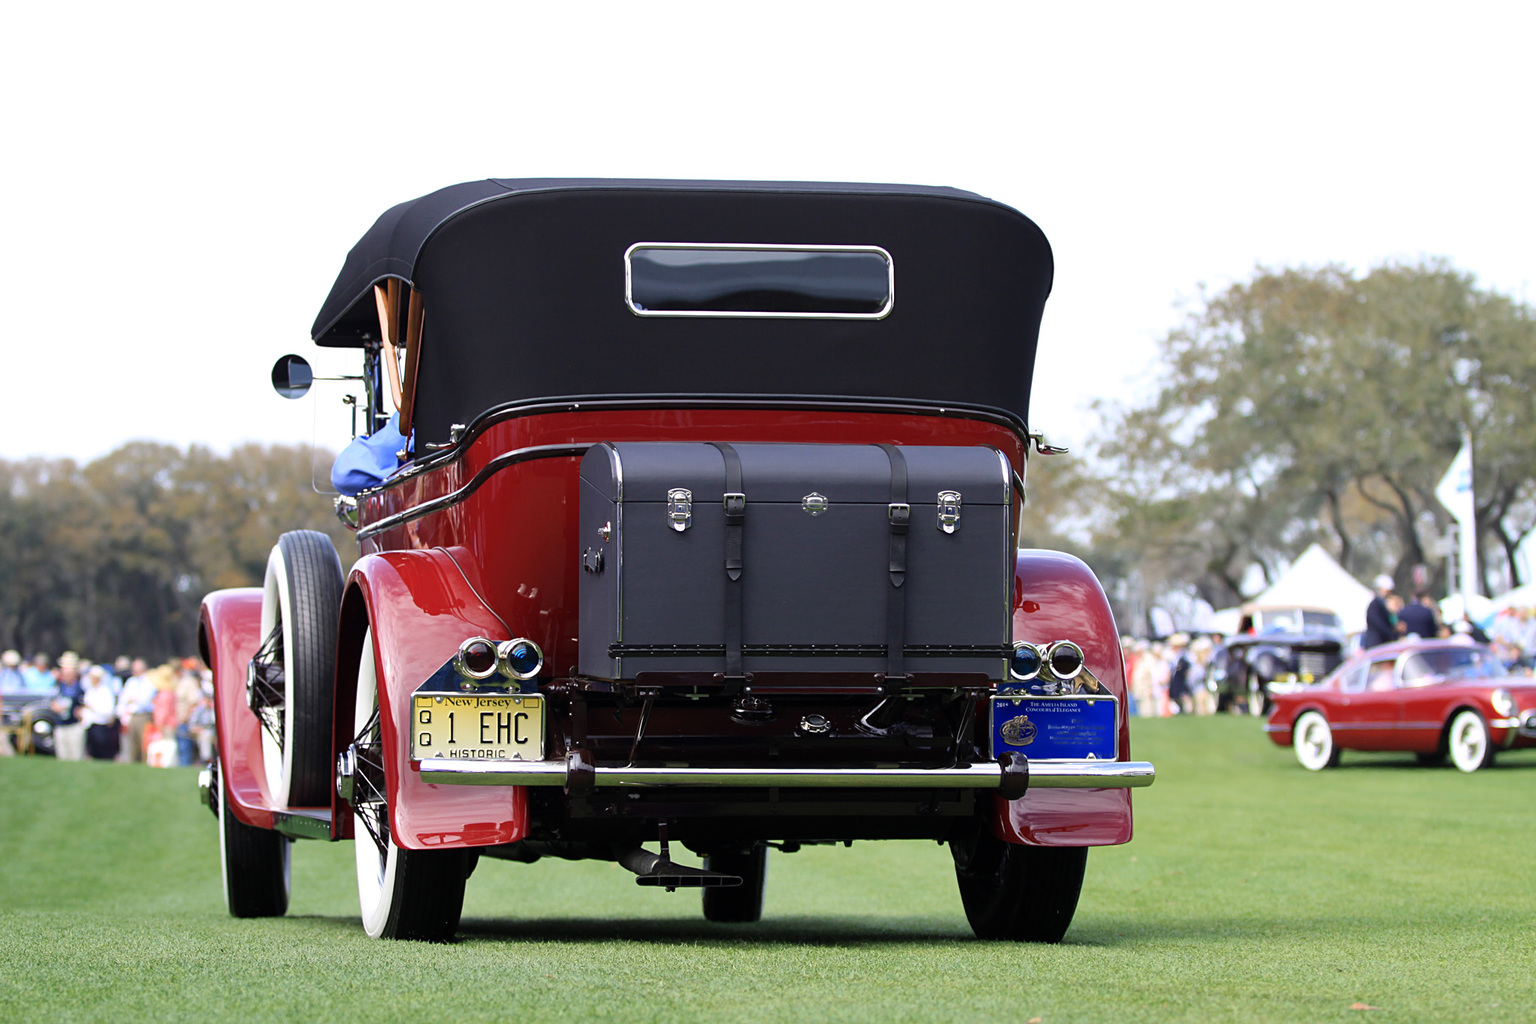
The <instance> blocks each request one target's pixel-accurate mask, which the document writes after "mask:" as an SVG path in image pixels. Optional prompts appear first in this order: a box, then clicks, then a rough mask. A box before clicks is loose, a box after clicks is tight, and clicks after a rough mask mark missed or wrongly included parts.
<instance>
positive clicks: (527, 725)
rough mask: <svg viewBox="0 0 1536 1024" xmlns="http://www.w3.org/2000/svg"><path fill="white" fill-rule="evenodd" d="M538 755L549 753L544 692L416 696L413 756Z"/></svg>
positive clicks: (516, 757)
mask: <svg viewBox="0 0 1536 1024" xmlns="http://www.w3.org/2000/svg"><path fill="white" fill-rule="evenodd" d="M429 757H446V758H453V759H456V760H462V761H537V760H540V759H542V758H543V757H544V698H543V697H541V696H537V695H529V694H523V695H521V696H516V695H496V696H463V697H460V696H458V695H451V694H440V693H433V694H422V693H418V694H414V695H413V696H412V697H411V760H413V761H421V760H425V759H426V758H429Z"/></svg>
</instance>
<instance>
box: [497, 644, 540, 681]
mask: <svg viewBox="0 0 1536 1024" xmlns="http://www.w3.org/2000/svg"><path fill="white" fill-rule="evenodd" d="M496 650H497V655H498V657H499V659H500V662H501V671H502V674H503V675H505V676H507V677H509V678H511V679H532V678H533V677H534V676H536V675H538V674H539V669H541V668H543V667H544V652H543V651H541V650H539V645H538V644H536V643H534V642H533V641H532V640H525V639H523V638H522V637H518V638H517V639H516V640H508V641H506V642H505V643H503V644H502V645H501V646H500V647H498V648H497V649H496Z"/></svg>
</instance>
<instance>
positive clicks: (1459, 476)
mask: <svg viewBox="0 0 1536 1024" xmlns="http://www.w3.org/2000/svg"><path fill="white" fill-rule="evenodd" d="M1435 497H1436V498H1439V499H1440V504H1442V505H1444V506H1445V508H1446V511H1448V512H1449V513H1450V514H1451V515H1452V516H1454V517H1455V519H1456V521H1457V522H1458V523H1460V524H1461V525H1462V528H1463V529H1471V528H1472V527H1473V526H1474V524H1475V523H1476V520H1477V507H1476V504H1475V502H1474V501H1473V498H1472V441H1471V440H1470V439H1468V440H1466V441H1463V442H1462V443H1461V451H1459V452H1457V453H1456V458H1454V459H1452V460H1451V468H1450V469H1448V470H1446V471H1445V476H1444V477H1443V478H1441V480H1440V483H1439V485H1438V486H1436V487H1435Z"/></svg>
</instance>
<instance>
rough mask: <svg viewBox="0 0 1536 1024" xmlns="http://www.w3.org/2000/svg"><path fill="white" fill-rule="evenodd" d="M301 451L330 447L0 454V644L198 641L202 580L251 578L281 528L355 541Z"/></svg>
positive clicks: (115, 651)
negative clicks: (80, 457)
mask: <svg viewBox="0 0 1536 1024" xmlns="http://www.w3.org/2000/svg"><path fill="white" fill-rule="evenodd" d="M312 464H318V465H320V466H322V467H329V465H330V455H329V454H328V453H321V452H315V453H314V458H313V459H312V458H311V450H310V449H309V448H307V447H304V446H297V447H295V446H283V445H274V446H263V445H258V444H248V445H243V446H240V447H237V448H235V449H234V450H233V451H231V452H230V453H229V454H227V455H221V454H218V453H216V452H214V451H212V450H211V449H209V448H207V447H204V446H200V445H193V446H191V447H190V448H187V449H184V450H183V449H180V448H177V447H175V446H173V445H166V444H155V443H148V442H134V443H130V444H127V445H124V446H123V447H121V448H118V449H117V450H116V451H113V452H112V453H110V454H108V455H106V456H103V457H102V458H99V459H96V460H94V461H91V462H88V463H86V464H84V465H81V464H79V463H77V462H75V461H74V460H71V459H38V458H34V459H25V460H19V461H5V460H0V646H4V647H10V648H15V649H16V650H18V651H21V652H22V653H23V654H24V655H28V656H30V655H31V654H33V653H38V652H42V653H47V654H50V655H52V656H57V655H58V654H59V653H60V652H62V651H65V650H74V651H78V652H79V653H80V654H82V655H84V656H86V657H90V658H92V659H94V660H96V661H108V662H110V661H111V659H112V658H114V657H116V656H117V655H119V654H129V655H134V656H142V657H144V658H146V659H148V660H150V661H151V662H154V661H160V660H163V659H166V658H169V657H173V656H183V655H187V654H192V653H195V651H196V649H197V609H198V605H199V603H200V602H201V600H202V597H203V594H204V593H206V592H207V591H210V590H215V589H219V588H222V587H241V586H260V585H261V582H262V579H263V577H264V575H265V572H266V563H267V555H268V553H269V552H270V551H271V548H272V545H273V544H274V543H275V542H276V540H277V536H278V534H280V533H282V532H283V531H285V530H293V529H306V528H307V529H317V530H323V531H325V532H327V533H329V534H331V536H332V539H333V540H334V541H335V542H336V544H337V548H338V550H342V551H345V550H347V548H346V545H348V544H351V543H352V541H351V538H350V534H348V533H347V532H346V530H345V528H344V527H343V526H342V525H341V523H340V522H339V521H337V519H336V518H335V516H334V514H333V513H332V511H331V508H330V500H329V498H327V497H324V496H321V495H319V494H316V493H315V490H314V488H313V486H312V473H311V465H312ZM322 479H323V476H322ZM343 538H345V539H343Z"/></svg>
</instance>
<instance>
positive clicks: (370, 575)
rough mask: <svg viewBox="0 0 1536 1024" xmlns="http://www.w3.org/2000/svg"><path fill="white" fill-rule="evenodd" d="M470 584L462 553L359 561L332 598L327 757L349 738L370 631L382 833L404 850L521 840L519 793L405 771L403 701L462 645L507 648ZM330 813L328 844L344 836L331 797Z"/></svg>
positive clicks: (345, 828) (503, 630)
mask: <svg viewBox="0 0 1536 1024" xmlns="http://www.w3.org/2000/svg"><path fill="white" fill-rule="evenodd" d="M455 554H457V556H458V557H457V558H455V557H454V555H455ZM461 567H462V571H461ZM475 575H476V570H475V565H474V562H473V561H472V559H470V558H469V557H468V553H467V552H464V551H463V550H462V549H458V550H456V551H455V552H453V553H450V551H449V550H447V549H444V548H434V549H432V550H429V551H391V552H385V553H382V554H373V555H365V556H363V557H362V558H361V559H359V560H358V562H357V564H356V565H355V566H353V568H352V572H351V575H350V576H349V578H348V580H347V588H346V593H345V594H344V595H343V597H342V606H341V636H340V647H339V648H338V652H337V658H336V705H335V706H336V715H335V719H334V732H333V737H332V750H333V753H337V752H340V751H342V750H344V749H346V747H347V746H348V744H350V743H351V742H352V739H353V724H354V718H353V715H354V710H355V705H356V698H357V693H356V685H357V670H358V665H359V662H360V656H361V653H362V645H363V637H364V633H365V631H366V630H367V629H368V628H369V627H370V626H371V627H372V629H373V648H374V660H375V663H376V664H377V665H378V673H379V701H380V704H379V707H380V724H381V726H382V729H383V740H384V750H385V751H386V756H385V758H384V778H385V785H386V787H387V790H388V796H389V808H390V831H391V833H392V835H393V836H394V839H395V842H396V843H397V844H398V845H399V846H401V847H404V848H405V849H409V850H426V849H443V848H448V847H465V846H494V845H498V844H501V843H511V842H516V841H517V840H519V839H522V838H523V837H524V836H525V835H526V834H527V831H528V791H527V789H526V788H525V787H521V786H517V787H501V786H485V787H477V786H442V785H433V784H430V783H426V782H422V781H421V777H420V775H419V774H418V773H417V772H416V771H414V770H413V769H412V768H411V767H410V764H409V757H410V738H409V733H408V732H407V731H406V729H405V723H407V722H408V720H409V717H410V700H411V694H412V692H414V691H415V690H416V688H417V687H419V686H420V685H421V684H422V683H424V682H426V681H427V679H429V678H430V677H431V676H432V675H433V673H435V672H437V670H438V669H440V668H442V667H443V665H444V664H445V663H446V662H448V661H449V660H450V659H451V658H452V657H453V656H454V654H455V653H457V651H458V649H459V645H460V644H461V643H463V642H464V641H465V640H466V639H468V638H470V637H473V636H483V637H487V638H489V639H491V640H495V641H498V642H499V641H502V640H510V639H512V635H511V634H509V633H508V632H507V627H508V626H511V628H513V629H517V628H519V623H517V622H512V621H509V622H508V623H507V624H506V625H503V623H502V621H501V620H500V619H498V618H497V617H496V615H495V614H494V613H493V612H492V611H491V610H490V609H489V608H488V607H486V605H485V603H484V602H483V601H482V600H481V598H480V594H481V593H483V592H484V589H485V588H484V587H481V586H477V585H472V584H471V582H470V581H471V580H473V579H474V578H475ZM530 625H531V624H530ZM530 632H531V630H530ZM521 635H528V633H527V632H525V633H523V634H521ZM332 812H333V813H332V820H333V821H335V822H336V835H337V836H338V837H339V838H346V837H350V836H351V835H352V834H353V822H352V809H351V806H350V805H349V804H347V803H345V802H343V801H342V800H341V799H340V798H339V797H337V796H335V795H334V794H333V795H332Z"/></svg>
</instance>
